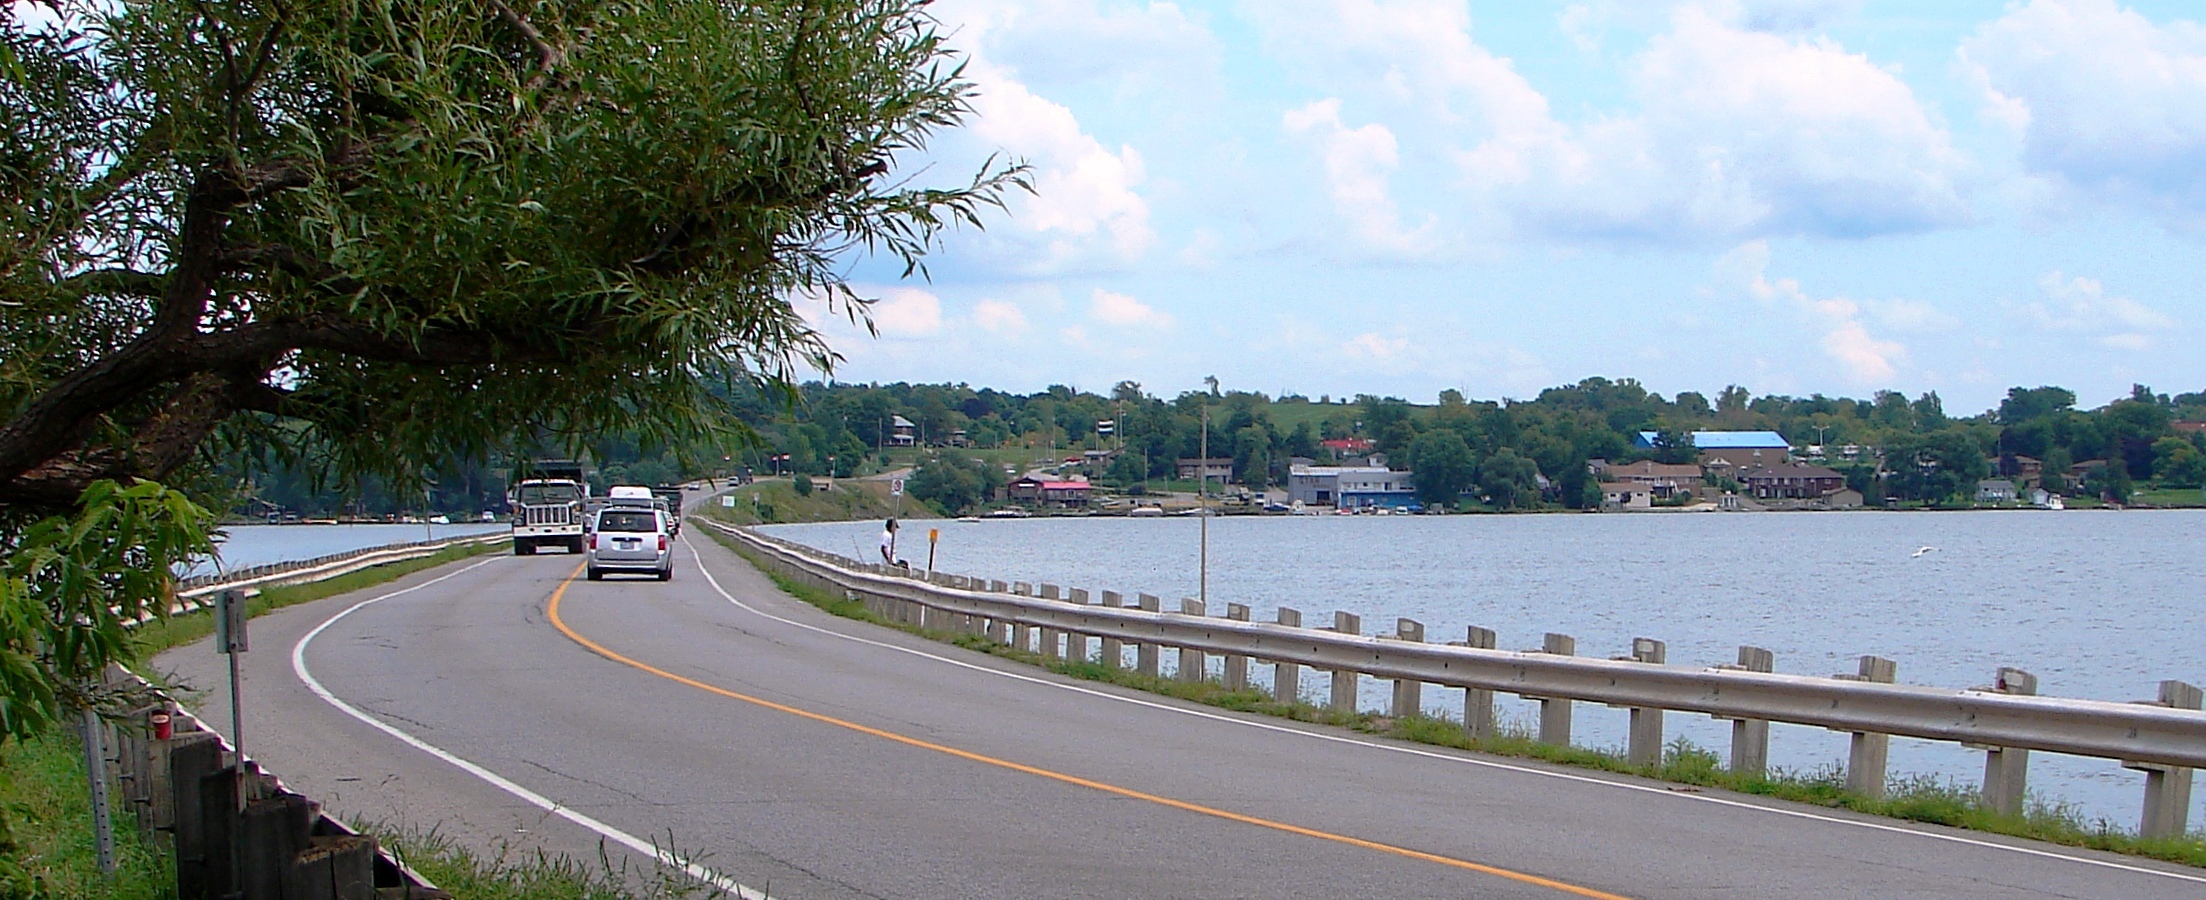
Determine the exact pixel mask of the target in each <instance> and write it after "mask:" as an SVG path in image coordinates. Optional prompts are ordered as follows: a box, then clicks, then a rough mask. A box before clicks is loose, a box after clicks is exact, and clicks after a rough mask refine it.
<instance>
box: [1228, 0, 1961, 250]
mask: <svg viewBox="0 0 2206 900" xmlns="http://www.w3.org/2000/svg"><path fill="white" fill-rule="evenodd" d="M1848 6H1849V5H1848V4H1845V3H1837V4H1822V3H1799V4H1781V3H1780V4H1774V5H1771V4H1746V5H1743V6H1739V5H1734V6H1733V7H1732V8H1730V9H1728V10H1721V9H1719V10H1717V11H1714V12H1712V11H1711V10H1709V9H1706V8H1703V7H1701V6H1697V5H1691V4H1688V5H1684V6H1681V7H1679V8H1677V9H1676V10H1674V11H1673V13H1672V15H1671V18H1670V20H1669V23H1668V25H1667V27H1666V29H1665V30H1663V31H1662V32H1661V33H1659V34H1657V35H1656V36H1655V37H1654V38H1653V39H1652V40H1650V41H1649V42H1648V44H1647V45H1646V47H1645V48H1644V50H1642V51H1641V52H1640V53H1639V54H1637V55H1636V56H1635V57H1634V58H1633V59H1632V60H1631V62H1630V63H1629V65H1628V66H1627V67H1626V73H1625V74H1626V81H1627V85H1628V87H1629V89H1630V92H1631V94H1632V95H1633V96H1634V97H1635V98H1636V100H1637V103H1638V109H1637V110H1636V111H1634V112H1631V113H1625V114H1608V115H1595V116H1592V117H1590V118H1589V119H1588V120H1587V121H1585V122H1584V123H1582V124H1576V125H1572V124H1566V123H1564V122H1562V121H1559V120H1558V119H1556V118H1555V116H1554V115H1553V114H1552V112H1551V111H1550V109H1549V103H1548V99H1547V97H1546V96H1545V95H1543V94H1542V93H1541V92H1540V91H1538V90H1537V89H1535V88H1534V87H1533V86H1532V84H1531V83H1530V82H1529V81H1528V80H1526V79H1525V77H1524V76H1523V75H1521V74H1519V73H1518V72H1517V71H1516V69H1515V67H1514V66H1513V65H1512V64H1511V62H1510V61H1509V60H1508V59H1506V58H1502V57H1498V56H1495V55H1494V54H1493V53H1491V52H1489V51H1488V50H1486V49H1485V48H1484V47H1481V46H1480V45H1478V44H1477V43H1476V42H1475V41H1473V40H1472V39H1471V32H1470V19H1469V15H1468V13H1467V12H1466V11H1465V9H1464V7H1463V5H1462V4H1460V3H1450V2H1441V0H1403V2H1396V3H1384V2H1379V0H1334V2H1331V3H1318V2H1303V3H1295V4H1263V5H1262V6H1261V7H1257V8H1255V9H1257V10H1258V11H1254V12H1252V13H1251V15H1252V16H1257V17H1259V18H1258V21H1259V24H1260V25H1261V26H1262V27H1263V28H1264V29H1265V34H1266V39H1267V43H1269V44H1270V45H1271V46H1272V47H1273V52H1274V53H1275V54H1276V55H1279V56H1280V57H1281V58H1283V59H1286V58H1293V59H1295V60H1296V62H1297V63H1298V64H1301V65H1303V66H1305V67H1306V69H1307V70H1309V71H1314V72H1323V73H1325V74H1326V75H1327V76H1328V77H1329V78H1332V79H1337V80H1339V81H1341V82H1343V83H1347V84H1351V85H1359V86H1361V91H1362V94H1361V95H1359V94H1352V93H1343V94H1341V95H1340V96H1343V97H1345V98H1348V99H1351V100H1356V102H1357V104H1358V108H1361V107H1362V104H1363V102H1364V101H1363V100H1357V98H1358V97H1359V96H1366V97H1368V98H1369V100H1370V102H1371V103H1374V104H1383V103H1384V102H1387V101H1391V102H1392V103H1393V104H1394V106H1395V108H1396V112H1394V113H1392V114H1391V115H1389V116H1387V117H1384V118H1383V119H1382V121H1380V122H1378V123H1374V124H1375V125H1378V126H1381V127H1387V128H1390V129H1391V133H1392V134H1393V135H1395V136H1397V137H1398V138H1399V139H1400V140H1402V141H1403V142H1404V146H1403V148H1402V149H1400V150H1398V151H1397V152H1398V153H1400V154H1402V155H1405V156H1406V155H1413V154H1416V153H1423V152H1430V153H1432V154H1434V155H1438V156H1444V157H1447V158H1450V159H1452V160H1453V163H1454V165H1455V168H1456V171H1457V179H1456V180H1457V181H1458V183H1459V185H1460V186H1461V187H1462V188H1463V189H1464V190H1465V191H1466V194H1467V197H1466V199H1467V201H1468V203H1469V209H1468V210H1467V212H1468V214H1469V216H1470V217H1471V218H1472V219H1473V220H1474V221H1475V222H1477V223H1480V224H1481V225H1483V226H1485V227H1490V228H1495V229H1498V230H1499V231H1501V232H1502V234H1503V235H1506V234H1508V233H1511V232H1530V233H1537V234H1545V235H1550V236H1555V237H1561V238H1564V239H1613V238H1625V239H1633V240H1657V241H1675V242H1687V243H1693V242H1705V241H1710V240H1726V241H1730V240H1738V239H1741V238H1751V237H1756V236H1763V235H1777V234H1812V235H1836V236H1858V235H1869V234H1883V233H1892V232H1908V231H1918V230H1923V229H1928V228H1935V227H1940V226H1943V225H1948V224H1954V223H1958V222H1961V221H1965V220H1966V219H1967V218H1968V216H1969V209H1968V204H1967V203H1966V202H1965V200H1964V199H1963V196H1962V182H1963V180H1964V179H1965V178H1967V177H1968V176H1969V174H1970V172H1971V166H1970V164H1969V162H1968V160H1967V159H1966V158H1965V157H1964V156H1963V155H1962V154H1961V153H1960V152H1958V151H1957V150H1956V149H1955V148H1954V147H1953V144H1952V141H1951V139H1950V137H1949V135H1948V134H1947V132H1946V130H1945V129H1944V128H1943V127H1941V126H1940V125H1938V124H1937V123H1935V122H1934V121H1933V120H1932V118H1931V116H1930V114H1929V113H1928V112H1926V111H1925V109H1924V108H1923V106H1922V105H1921V103H1920V102H1918V100H1917V98H1916V97H1915V95H1914V92H1913V91H1912V90H1911V89H1910V88H1909V87H1908V86H1907V84H1906V83H1905V82H1903V81H1901V80H1900V78H1899V77H1898V76H1897V75H1896V74H1894V73H1893V72H1892V71H1890V70H1888V69H1886V68H1883V67H1880V66H1878V65H1877V64H1875V63H1874V62H1872V61H1870V60H1869V59H1868V58H1867V57H1866V56H1864V55H1862V54H1858V53H1852V52H1849V51H1847V50H1846V49H1845V48H1844V47H1842V46H1840V45H1838V44H1836V43H1834V42H1832V41H1830V40H1828V39H1825V38H1795V37H1788V36H1784V35H1781V34H1776V33H1771V32H1769V31H1762V30H1756V29H1755V28H1754V27H1751V26H1752V25H1754V24H1756V23H1761V24H1765V25H1770V26H1772V27H1774V26H1776V25H1780V24H1783V23H1784V22H1796V23H1797V22H1798V21H1810V20H1813V21H1821V20H1822V18H1823V17H1826V16H1828V15H1831V14H1834V13H1836V12H1843V11H1844V10H1845V9H1847V8H1848ZM1788 10H1790V11H1789V12H1788ZM1569 12H1570V11H1567V10H1566V17H1565V18H1566V24H1569V25H1571V26H1572V27H1575V28H1578V29H1580V30H1579V31H1578V32H1575V33H1577V34H1581V35H1584V34H1590V32H1587V31H1585V29H1588V28H1590V27H1592V25H1593V24H1594V23H1596V22H1597V21H1598V20H1599V19H1601V18H1602V16H1603V15H1605V14H1606V13H1604V12H1603V11H1602V10H1601V9H1598V8H1595V7H1586V8H1585V11H1584V12H1579V13H1575V14H1568V13H1569ZM1757 17H1759V18H1757ZM1802 17H1805V18H1802ZM1741 22H1744V23H1746V24H1739V23H1741ZM1588 40H1591V38H1590V37H1589V38H1588ZM1290 55H1291V56H1290ZM1366 127H1372V126H1366Z"/></svg>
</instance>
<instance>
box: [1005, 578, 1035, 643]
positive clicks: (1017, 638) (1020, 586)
mask: <svg viewBox="0 0 2206 900" xmlns="http://www.w3.org/2000/svg"><path fill="white" fill-rule="evenodd" d="M1011 592H1012V593H1014V594H1017V595H1019V596H1021V597H1029V596H1033V594H1034V586H1033V585H1031V584H1027V583H1026V582H1024V581H1014V582H1012V583H1011ZM1033 634H1034V626H1031V625H1027V624H1025V623H1022V622H1013V623H1011V646H1013V647H1017V648H1019V649H1020V650H1031V649H1033V646H1034V641H1033Z"/></svg>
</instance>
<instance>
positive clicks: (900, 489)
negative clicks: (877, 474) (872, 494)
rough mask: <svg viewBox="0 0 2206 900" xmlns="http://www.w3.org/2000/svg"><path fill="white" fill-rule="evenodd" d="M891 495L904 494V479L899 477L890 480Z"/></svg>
mask: <svg viewBox="0 0 2206 900" xmlns="http://www.w3.org/2000/svg"><path fill="white" fill-rule="evenodd" d="M889 496H891V497H901V496H904V479H901V478H897V479H894V480H891V481H890V482H889Z"/></svg>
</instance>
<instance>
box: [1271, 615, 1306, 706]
mask: <svg viewBox="0 0 2206 900" xmlns="http://www.w3.org/2000/svg"><path fill="white" fill-rule="evenodd" d="M1278 619H1279V624H1281V625H1285V626H1287V627H1288V628H1301V627H1302V611H1301V610H1299V609H1293V608H1290V607H1285V606H1282V607H1280V608H1279V616H1278ZM1272 699H1274V700H1277V701H1279V702H1281V703H1294V702H1296V701H1299V700H1301V699H1302V666H1300V665H1298V664H1296V663H1290V662H1283V663H1278V664H1276V665H1273V666H1272Z"/></svg>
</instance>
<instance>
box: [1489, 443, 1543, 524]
mask: <svg viewBox="0 0 2206 900" xmlns="http://www.w3.org/2000/svg"><path fill="white" fill-rule="evenodd" d="M1539 474H1540V473H1539V468H1538V467H1537V466H1534V465H1533V464H1532V461H1531V460H1529V459H1525V458H1524V457H1522V456H1518V455H1517V452H1516V451H1515V450H1511V449H1509V448H1507V447H1504V448H1502V449H1500V450H1497V451H1495V452H1494V455H1492V456H1489V457H1486V460H1485V461H1484V462H1481V463H1479V465H1478V488H1479V490H1481V491H1484V492H1485V493H1486V497H1487V499H1488V500H1489V501H1491V502H1492V503H1493V504H1494V505H1495V506H1498V507H1501V508H1502V509H1518V508H1521V507H1526V506H1530V505H1532V503H1533V501H1535V500H1537V499H1538V498H1539V496H1540V483H1539Z"/></svg>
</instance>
